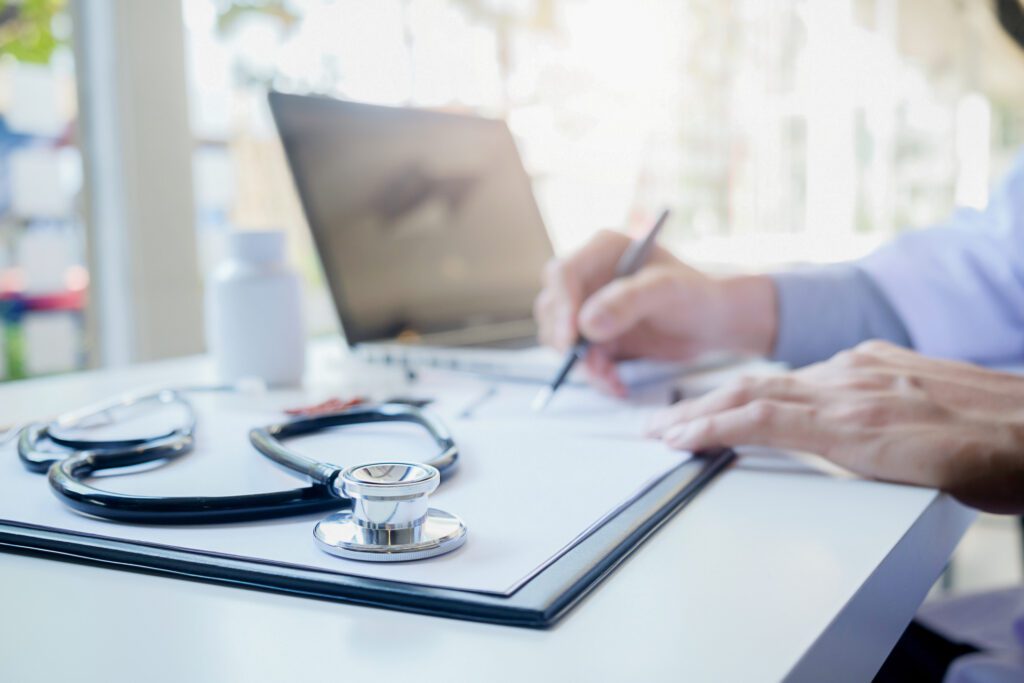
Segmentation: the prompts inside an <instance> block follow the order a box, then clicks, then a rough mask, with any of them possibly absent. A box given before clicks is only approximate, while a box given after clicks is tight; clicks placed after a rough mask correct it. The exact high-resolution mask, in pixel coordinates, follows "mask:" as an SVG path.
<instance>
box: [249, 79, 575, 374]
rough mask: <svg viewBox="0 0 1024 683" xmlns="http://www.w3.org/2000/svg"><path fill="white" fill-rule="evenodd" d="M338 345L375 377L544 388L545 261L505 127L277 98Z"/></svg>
mask: <svg viewBox="0 0 1024 683" xmlns="http://www.w3.org/2000/svg"><path fill="white" fill-rule="evenodd" d="M269 99H270V108H271V111H272V112H273V116H274V120H275V122H276V124H277V129H278V132H279V134H280V136H281V141H282V143H283V145H284V150H285V154H286V156H287V159H288V163H289V166H290V167H291V172H292V176H293V178H294V180H295V185H296V189H297V190H298V194H299V198H300V200H301V203H302V206H303V209H304V211H305V215H306V219H307V222H308V223H309V227H310V230H311V231H312V234H313V239H314V242H315V244H316V247H317V251H318V253H319V256H320V260H321V263H322V264H323V270H324V274H325V276H326V279H327V283H328V286H329V287H330V290H331V295H332V298H333V301H334V304H335V307H336V309H337V312H338V318H339V320H340V322H341V327H342V331H343V334H344V337H345V339H346V341H347V343H348V345H349V347H350V349H351V350H352V352H353V353H354V354H355V355H356V356H358V357H360V358H362V359H364V360H367V361H370V362H374V363H387V364H398V365H404V366H409V367H417V366H435V367H443V368H446V369H455V370H465V371H470V372H478V373H483V374H488V375H494V376H498V377H502V378H506V379H507V378H513V379H525V380H531V381H541V382H545V381H549V380H550V379H551V377H552V375H553V373H554V372H556V370H557V367H558V365H559V364H560V362H561V358H560V357H559V356H558V354H556V353H554V352H553V351H551V350H549V349H542V348H540V347H538V346H537V343H536V332H537V330H536V326H535V323H534V321H533V315H532V308H533V300H534V298H535V296H536V295H537V292H538V291H539V289H540V273H541V270H542V269H543V267H544V264H545V263H546V262H547V261H548V260H549V259H550V258H551V257H552V256H553V250H552V247H551V242H550V240H549V239H548V234H547V231H546V229H545V227H544V222H543V220H542V218H541V215H540V211H539V210H538V208H537V203H536V201H535V199H534V195H533V191H532V188H531V183H530V179H529V177H528V175H527V173H526V171H525V169H524V168H523V164H522V161H521V159H520V157H519V154H518V152H517V150H516V146H515V142H514V140H513V138H512V135H511V133H510V131H509V129H508V126H507V125H506V124H505V123H504V122H503V121H500V120H493V119H487V118H481V117H478V116H468V115H462V114H453V113H443V112H437V111H427V110H419V109H409V108H396V107H383V106H376V105H369V104H361V103H356V102H347V101H342V100H336V99H331V98H326V97H320V96H307V95H290V94H284V93H279V92H271V93H270V95H269Z"/></svg>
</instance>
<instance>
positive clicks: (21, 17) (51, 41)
mask: <svg viewBox="0 0 1024 683" xmlns="http://www.w3.org/2000/svg"><path fill="white" fill-rule="evenodd" d="M66 4H67V0H20V1H19V0H0V55H4V54H8V55H11V56H12V57H14V58H15V59H17V60H18V61H21V62H31V63H33V64H46V63H48V62H49V61H50V57H51V56H52V55H53V51H54V50H55V49H56V48H57V46H58V45H60V43H61V41H60V40H58V39H57V37H56V36H54V35H53V18H54V17H55V16H56V15H57V14H59V13H60V12H62V11H64V7H65V5H66Z"/></svg>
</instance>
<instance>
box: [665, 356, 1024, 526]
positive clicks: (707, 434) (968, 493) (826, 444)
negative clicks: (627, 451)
mask: <svg viewBox="0 0 1024 683" xmlns="http://www.w3.org/2000/svg"><path fill="white" fill-rule="evenodd" d="M650 431H651V435H652V436H660V437H661V438H662V439H664V440H665V441H666V442H667V443H668V444H670V445H671V446H673V447H675V448H681V449H688V450H697V449H701V448H705V447H709V446H718V445H745V444H749V445H763V446H773V447H778V448H787V449H793V450H799V451H807V452H811V453H817V454H819V455H822V456H824V457H826V458H828V459H829V460H831V461H833V462H835V463H836V464H838V465H841V466H843V467H845V468H847V469H849V470H851V471H853V472H856V473H858V474H861V475H864V476H868V477H873V478H877V479H885V480H888V481H895V482H902V483H907V484H918V485H922V486H931V487H936V488H940V489H943V490H945V491H948V492H950V493H952V494H953V495H954V496H956V497H957V498H959V499H960V500H962V501H963V502H965V503H967V504H968V505H973V506H975V507H978V508H981V509H984V510H989V511H992V512H1012V513H1018V514H1019V513H1021V512H1022V511H1024V377H1022V376H1017V375H1013V374H1009V373H1001V372H994V371H991V370H986V369H983V368H979V367H977V366H973V365H969V364H966V363H958V362H953V361H944V360H935V359H929V358H926V357H924V356H921V355H919V354H917V353H914V352H912V351H908V350H906V349H903V348H900V347H897V346H894V345H892V344H887V343H884V342H867V343H864V344H861V345H860V346H858V347H857V348H856V349H853V350H851V351H844V352H841V353H839V354H837V355H836V356H834V357H833V358H832V359H830V360H828V361H825V362H824V363H818V364H817V365H811V366H808V367H806V368H804V369H802V370H798V371H796V372H791V373H787V374H783V375H777V376H770V377H759V378H748V379H745V380H742V381H740V382H737V383H735V384H733V385H731V386H728V387H724V388H721V389H718V390H716V391H713V392H711V393H709V394H706V395H704V396H702V397H700V398H696V399H693V400H691V401H683V402H680V403H678V404H676V405H675V406H672V407H671V408H668V409H667V410H665V411H663V412H662V413H661V414H660V415H659V416H658V417H657V418H656V419H655V420H654V422H653V423H652V425H651V429H650Z"/></svg>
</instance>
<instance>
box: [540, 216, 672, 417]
mask: <svg viewBox="0 0 1024 683" xmlns="http://www.w3.org/2000/svg"><path fill="white" fill-rule="evenodd" d="M668 213H669V211H668V209H664V210H663V211H662V212H661V215H660V216H658V220H656V221H655V222H654V225H652V226H651V229H650V230H648V231H647V234H646V235H645V236H644V237H643V238H642V239H636V240H633V241H632V242H630V243H629V246H628V247H626V251H624V252H622V256H621V257H619V262H618V264H617V265H616V266H615V276H614V279H618V278H620V277H627V276H629V275H633V274H634V273H636V271H638V270H640V268H641V267H642V266H643V265H644V263H645V262H646V261H647V257H648V256H650V253H651V249H653V248H654V244H655V242H656V241H657V239H658V233H659V232H661V227H662V226H663V225H665V221H666V220H667V219H668ZM589 347H590V342H589V341H587V340H586V339H584V338H583V335H580V336H578V337H577V338H576V343H575V344H573V345H572V348H571V349H569V353H568V355H566V357H565V361H564V362H563V363H562V367H560V368H559V369H558V374H556V375H555V378H554V380H552V381H551V384H549V385H548V386H546V387H544V388H543V389H541V390H540V392H539V393H538V394H537V398H535V399H533V404H532V406H531V407H532V408H533V411H534V412H535V413H539V412H540V411H542V410H544V409H545V408H546V407H547V405H548V403H550V402H551V398H552V397H553V396H554V395H555V392H556V391H558V388H559V387H560V386H562V383H564V382H565V378H566V377H568V376H569V372H570V371H571V370H572V367H573V366H574V365H576V361H578V360H579V359H581V358H583V356H585V355H586V353H587V349H588V348H589Z"/></svg>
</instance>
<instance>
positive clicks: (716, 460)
mask: <svg viewBox="0 0 1024 683" xmlns="http://www.w3.org/2000/svg"><path fill="white" fill-rule="evenodd" d="M735 458H736V454H735V453H734V452H733V451H732V450H731V449H728V448H723V449H717V450H713V451H707V452H704V453H702V454H700V455H699V456H697V457H694V458H692V459H690V460H687V461H685V462H683V463H682V464H680V465H679V466H677V467H675V468H673V469H671V470H669V471H668V473H666V474H665V476H663V477H662V478H660V479H659V480H658V481H656V482H655V483H654V484H653V485H652V486H650V487H649V488H648V489H647V490H646V491H645V492H644V493H642V494H641V495H640V496H639V497H637V498H636V499H635V500H633V501H632V502H630V503H629V504H628V505H626V506H625V507H623V508H622V509H621V510H619V511H618V512H617V513H616V514H615V515H613V516H611V517H610V518H609V519H607V520H606V521H605V522H604V523H603V524H602V525H601V526H599V527H597V528H596V529H594V530H592V531H591V533H590V534H589V535H587V536H586V537H584V538H583V539H582V540H580V541H579V542H578V543H577V544H576V545H574V546H573V547H572V548H570V549H569V550H567V551H566V552H565V553H564V554H563V555H561V556H560V557H558V558H557V559H555V560H554V561H553V562H551V563H550V564H549V565H547V566H546V567H544V568H543V569H542V570H541V571H540V572H539V573H537V574H536V575H535V576H534V577H533V578H531V579H530V580H529V581H528V582H527V583H525V584H524V585H522V586H521V587H519V588H518V589H517V590H515V591H514V592H512V593H511V594H509V595H507V596H499V595H493V594H485V593H480V592H474V591H468V590H459V589H453V588H438V587H429V586H421V585H413V584H407V583H401V582H396V581H388V580H382V579H373V578H365V577H359V576H352V575H345V574H337V573H328V572H321V571H316V570H313V569H305V568H299V567H294V566H291V565H283V564H275V563H271V562H265V561H256V560H252V559H246V558H239V557H234V556H229V555H222V554H217V553H209V552H203V551H196V550H188V549H182V548H175V547H170V546H164V545H156V544H148V543H142V542H136V541H124V540H119V539H115V538H110V537H105V536H99V535H92V534H84V533H77V532H70V531H66V530H61V529H55V528H51V527H43V526H35V525H30V524H24V523H19V522H11V521H7V520H0V550H3V551H7V552H19V553H27V554H32V555H36V556H40V557H45V558H49V559H58V560H65V561H82V562H86V563H89V564H95V565H100V566H106V567H111V568H116V569H123V570H130V571H139V572H143V573H151V574H157V575H161V576H171V577H177V578H187V579H193V580H199V581H207V582H211V583H217V584H224V585H231V586H239V587H245V588H254V589H259V590H267V591H273V592H278V593H287V594H292V595H300V596H304V597H312V598H320V599H325V600H334V601H338V602H343V603H350V604H357V605H364V606H371V607H380V608H387V609H394V610H400V611H404V612H414V613H418V614H428V615H432V616H440V617H447V618H453V619H464V620H469V621H479V622H487V623H493V624H502V625H507V626H517V627H524V628H535V629H542V628H548V627H550V626H552V625H553V624H555V623H556V622H557V621H559V620H560V619H561V618H563V617H564V616H565V615H566V614H568V613H569V612H570V611H571V610H572V608H573V607H574V606H575V605H576V604H578V603H579V602H580V601H581V600H582V599H583V598H584V597H585V596H586V595H587V594H588V593H589V592H590V591H592V590H594V589H595V588H596V587H597V586H598V585H599V584H600V583H601V582H602V581H603V580H604V579H605V578H607V577H608V576H609V575H610V574H611V573H612V572H613V571H614V570H615V568H616V567H618V566H619V565H620V564H622V562H624V561H625V559H626V558H627V557H629V555H630V554H631V553H633V552H634V551H635V550H637V548H639V547H640V545H641V544H642V543H643V542H644V541H645V540H646V539H647V538H648V537H650V536H651V535H652V534H653V533H654V532H655V531H657V529H658V528H659V527H660V526H661V525H662V524H664V523H665V522H667V521H668V520H669V519H671V517H672V516H673V515H674V514H675V513H676V512H678V511H679V510H680V509H681V508H682V507H684V506H685V505H686V504H687V503H688V502H689V501H691V500H692V499H693V498H694V497H695V496H696V495H697V494H698V493H699V492H700V491H701V490H703V489H704V487H706V486H707V485H708V484H709V483H710V482H711V481H713V480H714V478H715V477H716V476H718V475H719V474H720V473H722V472H723V471H724V470H725V469H726V468H728V467H729V465H730V464H731V463H732V462H733V461H734V460H735Z"/></svg>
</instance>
